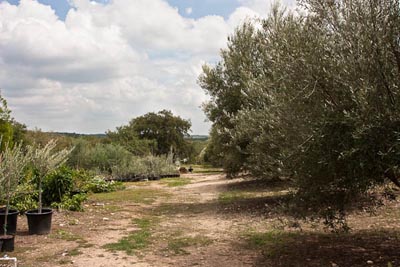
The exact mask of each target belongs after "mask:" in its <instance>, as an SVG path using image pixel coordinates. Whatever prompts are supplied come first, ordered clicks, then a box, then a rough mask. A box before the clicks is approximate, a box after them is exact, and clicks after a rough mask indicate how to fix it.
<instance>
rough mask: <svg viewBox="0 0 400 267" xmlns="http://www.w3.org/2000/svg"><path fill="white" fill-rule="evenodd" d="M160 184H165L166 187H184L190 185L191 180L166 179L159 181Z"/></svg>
mask: <svg viewBox="0 0 400 267" xmlns="http://www.w3.org/2000/svg"><path fill="white" fill-rule="evenodd" d="M161 183H162V184H166V185H167V186H168V187H178V186H185V185H188V184H190V183H192V179H188V178H166V179H163V180H162V181H161Z"/></svg>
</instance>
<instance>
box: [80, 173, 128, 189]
mask: <svg viewBox="0 0 400 267" xmlns="http://www.w3.org/2000/svg"><path fill="white" fill-rule="evenodd" d="M83 188H84V189H85V191H87V192H92V193H107V192H113V191H117V190H122V189H124V188H125V186H124V184H123V183H122V182H115V181H106V180H105V179H104V177H101V176H96V177H94V178H93V179H92V180H90V181H89V182H88V183H87V184H86V185H85V186H84V187H83Z"/></svg>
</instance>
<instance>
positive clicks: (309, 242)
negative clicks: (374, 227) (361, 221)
mask: <svg viewBox="0 0 400 267" xmlns="http://www.w3.org/2000/svg"><path fill="white" fill-rule="evenodd" d="M263 235H264V236H263ZM248 238H249V240H248V243H247V245H248V246H252V247H253V248H254V249H256V248H258V249H260V250H261V251H262V256H260V258H259V259H258V260H257V262H256V263H255V266H278V267H279V266H282V267H283V266H285V267H287V266H293V267H297V266H302V267H303V266H310V267H313V266H315V267H317V266H318V267H319V266H346V267H347V266H352V267H358V266H360V267H361V266H382V267H388V266H400V253H399V244H400V243H399V241H400V232H398V231H362V232H356V233H351V234H340V235H339V234H314V233H301V232H296V233H287V232H282V233H275V234H273V235H272V236H271V233H264V234H260V233H258V234H257V236H251V237H248Z"/></svg>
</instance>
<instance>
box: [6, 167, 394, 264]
mask: <svg viewBox="0 0 400 267" xmlns="http://www.w3.org/2000/svg"><path fill="white" fill-rule="evenodd" d="M287 193H288V187H287V185H283V184H272V185H271V184H266V183H264V182H260V181H254V180H251V179H250V180H249V179H245V178H242V179H235V180H229V179H226V178H225V177H224V175H223V174H221V173H194V174H187V175H183V176H182V177H181V178H175V179H165V180H161V181H149V182H140V183H129V184H127V188H126V190H124V191H120V192H114V193H108V194H95V195H92V196H91V197H90V199H89V200H88V202H87V203H86V205H85V212H65V211H61V212H55V214H54V217H53V228H52V232H51V234H49V235H46V236H30V235H28V234H27V225H26V218H24V217H23V216H20V218H19V222H18V232H17V236H16V243H15V248H16V249H15V251H14V252H13V253H9V256H15V257H17V258H18V260H19V266H25V267H30V266H43V267H50V266H76V267H79V266H82V267H83V266H85V267H86V266H91V267H97V266H98V267H100V266H104V267H105V266H138V267H142V266H143V267H148V266H157V267H159V266H174V267H178V266H229V267H236V266H332V267H334V266H385V267H388V266H400V250H399V248H400V242H399V241H400V211H399V207H400V202H396V201H393V202H390V203H387V205H386V206H385V207H384V208H380V209H378V210H376V211H375V214H371V213H370V212H367V211H357V212H354V214H352V215H351V216H350V218H349V225H350V227H351V228H352V230H351V231H350V233H347V234H343V233H342V234H333V233H330V232H327V231H325V230H324V229H323V228H322V227H321V225H320V224H318V223H313V222H302V221H300V222H299V221H295V220H293V219H291V218H290V217H289V216H287V215H285V214H284V213H282V212H281V210H280V208H279V206H280V205H281V203H282V202H283V201H284V199H285V196H286V194H287Z"/></svg>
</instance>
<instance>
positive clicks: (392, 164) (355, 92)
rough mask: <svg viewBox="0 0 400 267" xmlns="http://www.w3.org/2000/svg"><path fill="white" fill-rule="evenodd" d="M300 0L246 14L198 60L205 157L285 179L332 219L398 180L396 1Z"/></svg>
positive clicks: (399, 35)
mask: <svg viewBox="0 0 400 267" xmlns="http://www.w3.org/2000/svg"><path fill="white" fill-rule="evenodd" d="M298 4H299V6H300V7H301V8H302V9H303V10H305V11H304V12H302V13H301V14H293V13H291V12H287V11H285V10H284V9H282V8H280V7H279V6H274V8H273V10H272V12H271V13H270V14H269V15H268V16H267V18H265V19H261V20H256V21H252V22H246V23H244V24H243V25H241V26H240V27H239V28H237V29H236V31H235V33H234V34H233V35H232V36H231V37H230V38H229V39H228V45H227V48H226V49H223V50H222V52H221V60H220V61H219V62H218V63H217V64H216V65H215V66H213V67H210V66H204V67H203V73H202V75H201V76H200V78H199V84H200V86H201V87H202V88H203V89H204V90H205V91H206V92H207V93H208V94H209V96H210V98H211V100H210V101H209V102H207V103H205V104H204V111H205V113H206V114H207V117H208V118H209V120H210V121H211V122H212V123H213V126H212V130H211V141H210V143H209V145H208V148H207V151H206V157H207V158H208V160H210V161H211V162H213V163H214V164H222V165H223V166H224V168H225V170H226V172H227V174H228V176H235V175H236V174H238V173H240V172H249V173H251V174H252V175H254V176H256V177H262V178H264V179H288V178H289V179H293V180H294V181H295V182H296V183H297V191H296V196H297V200H298V202H299V203H301V204H302V205H304V206H305V208H306V209H307V210H310V209H312V210H315V211H317V212H319V213H320V214H321V215H322V216H325V217H326V218H330V219H331V220H334V219H337V220H340V219H341V218H342V215H343V213H344V210H345V207H346V206H347V205H348V204H350V203H352V201H354V199H355V198H356V197H358V196H360V195H363V194H365V193H366V192H367V191H368V190H369V189H370V188H372V187H374V186H375V185H379V184H382V183H384V181H385V178H387V179H388V180H390V181H392V182H393V183H394V184H396V185H397V186H400V183H399V180H398V179H397V177H398V173H399V171H398V168H399V162H400V110H399V109H400V88H399V87H400V3H399V1H398V0H352V1H350V0H329V1H325V0H301V1H298Z"/></svg>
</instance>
